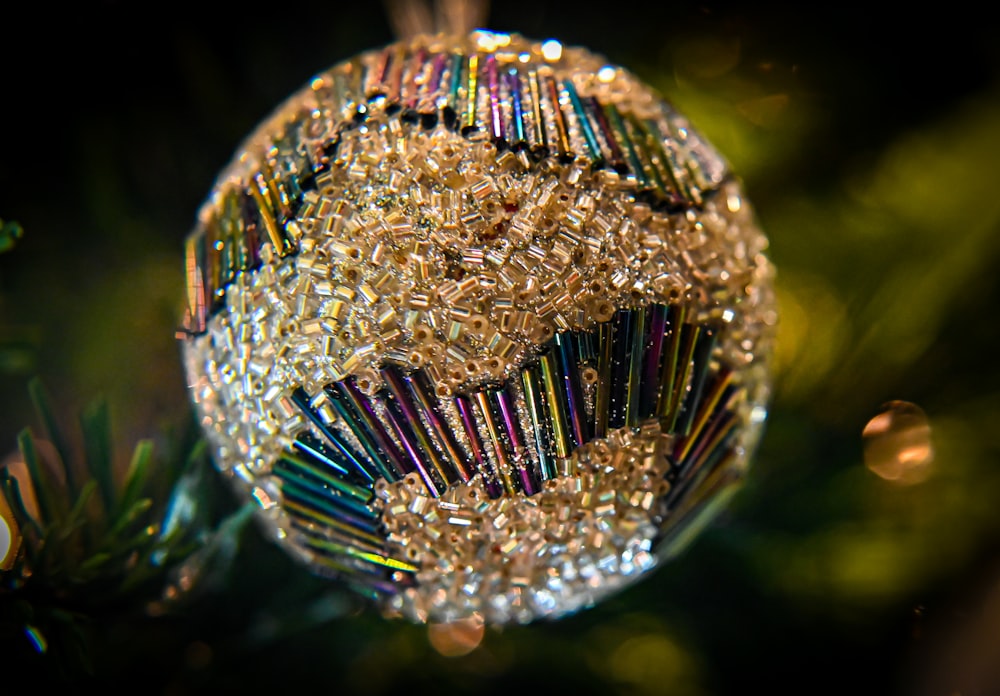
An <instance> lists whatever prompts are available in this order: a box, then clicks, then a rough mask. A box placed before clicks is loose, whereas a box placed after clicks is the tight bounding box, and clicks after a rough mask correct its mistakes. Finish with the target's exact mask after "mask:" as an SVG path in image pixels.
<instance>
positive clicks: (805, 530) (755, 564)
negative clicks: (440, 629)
mask: <svg viewBox="0 0 1000 696" xmlns="http://www.w3.org/2000/svg"><path fill="white" fill-rule="evenodd" d="M494 4H495V7H494V9H493V13H492V15H491V27H492V28H494V29H498V30H512V31H520V32H522V33H524V34H526V35H528V36H533V37H539V38H544V37H548V36H556V37H559V38H561V39H562V40H564V41H566V42H567V43H575V44H582V45H586V46H588V47H590V48H592V49H594V50H596V51H599V52H601V53H604V54H605V55H607V56H608V57H609V58H610V59H612V60H614V61H616V62H619V63H622V64H624V65H627V66H631V67H632V68H633V69H634V70H635V71H636V72H637V73H638V74H639V75H640V76H641V77H643V78H644V79H646V80H648V81H650V82H651V83H653V84H654V85H656V86H657V87H658V88H659V89H661V91H663V92H664V93H665V94H666V95H667V96H668V97H669V98H670V99H671V100H672V101H674V102H675V104H676V105H677V106H678V107H679V108H680V110H681V111H682V112H684V113H685V114H687V115H688V116H689V117H690V119H691V120H692V122H693V123H694V124H695V125H696V126H698V127H699V128H700V129H701V130H702V131H703V132H704V133H705V134H706V135H707V136H708V137H709V139H711V140H712V141H713V142H714V143H715V144H716V145H717V146H718V147H719V149H720V150H722V151H723V152H724V153H725V154H726V155H727V157H728V158H729V159H730V161H731V162H732V164H733V167H734V169H735V170H736V171H737V172H739V173H740V174H741V175H742V176H743V178H744V180H745V183H746V186H747V189H748V192H749V195H750V198H751V200H752V201H753V202H754V204H755V207H756V209H757V212H758V215H759V217H760V219H761V221H762V224H763V225H764V227H765V229H766V230H767V231H768V233H769V235H770V238H771V253H772V258H773V259H774V261H775V263H776V265H777V267H778V271H779V275H778V292H779V299H780V304H781V312H782V316H781V328H780V336H779V346H778V351H777V355H776V357H775V366H776V373H777V383H776V389H775V401H774V407H773V409H772V412H771V416H770V419H769V425H768V430H767V433H766V435H765V438H764V441H763V443H762V447H761V450H760V452H759V453H758V456H757V458H756V463H755V467H754V470H753V471H752V475H751V477H750V478H749V480H748V482H747V484H746V486H745V487H744V489H743V490H742V491H741V492H740V493H739V494H738V496H737V497H736V499H735V500H734V503H733V505H732V506H731V507H730V509H729V511H728V512H727V513H726V514H725V516H724V517H723V519H722V520H720V521H719V523H717V524H716V525H715V526H714V527H712V528H711V529H710V530H709V531H708V532H707V533H706V534H704V535H703V536H702V537H701V538H700V539H699V540H698V541H697V542H696V543H695V544H694V546H693V547H692V548H691V549H690V550H689V551H688V552H687V553H686V554H684V555H683V556H682V557H681V558H680V559H678V560H677V561H675V562H673V563H672V564H670V565H669V566H667V567H664V568H663V569H661V570H660V571H658V572H657V573H656V574H655V575H654V576H653V577H651V578H649V579H647V580H646V581H644V582H642V583H640V584H639V585H637V586H636V587H634V588H632V589H631V590H629V591H627V592H625V593H624V594H622V595H620V596H618V597H616V598H613V599H611V600H610V601H608V602H607V603H605V604H602V605H601V606H599V607H596V608H594V609H592V610H590V611H586V612H583V613H581V614H579V615H577V616H575V617H572V618H570V619H567V620H565V621H562V622H558V623H552V624H542V625H538V626H532V627H521V628H512V629H507V630H504V631H502V632H500V631H493V630H490V631H487V634H486V637H485V640H484V642H483V644H482V646H481V647H480V648H479V649H477V650H476V651H474V652H473V653H471V654H470V655H468V656H467V657H463V658H450V659H449V658H444V657H441V656H439V655H437V653H435V652H434V651H433V649H432V648H431V647H430V645H429V643H428V642H427V640H426V629H424V628H421V627H416V626H410V625H406V624H400V623H387V622H384V621H382V620H381V619H379V618H378V617H377V616H374V615H373V614H371V613H366V612H361V611H360V609H359V607H358V606H357V604H356V603H355V602H354V601H353V600H352V599H350V598H348V597H346V596H344V595H343V594H342V593H340V592H339V591H338V590H337V588H335V587H330V586H329V585H328V584H326V583H323V582H321V581H318V580H316V579H315V578H312V577H309V576H308V575H306V574H305V573H304V571H302V570H301V569H300V568H298V567H297V566H295V565H294V564H293V563H292V562H291V561H290V560H288V559H287V558H286V557H285V556H284V555H283V554H282V553H281V552H280V551H278V550H277V549H275V548H274V547H273V546H272V545H271V544H270V543H269V542H267V541H266V540H265V539H263V538H261V537H260V535H259V534H258V533H257V532H256V531H254V532H253V533H251V534H249V535H248V538H247V539H246V543H245V545H244V548H243V549H242V551H241V552H240V553H239V555H238V557H237V558H236V560H235V563H236V570H235V571H234V572H235V573H236V575H235V577H237V578H238V580H235V581H232V582H231V583H230V584H229V585H228V586H226V587H225V588H224V589H223V590H222V591H220V592H219V593H218V594H216V595H215V596H214V597H213V599H212V601H211V602H207V603H206V604H205V605H202V606H201V607H200V608H199V609H198V610H197V611H195V612H193V613H191V614H189V615H185V616H181V617H179V618H178V617H173V618H161V619H158V620H152V619H148V620H145V621H136V622H131V623H128V624H125V625H110V626H108V627H106V631H105V633H104V634H103V637H102V640H103V643H102V644H103V645H105V646H106V649H105V650H104V652H103V653H102V654H101V656H100V659H99V661H98V664H97V671H98V673H99V674H103V675H106V679H107V681H108V682H109V683H111V682H114V683H119V684H120V683H121V681H122V680H126V679H134V680H136V682H137V683H138V682H139V681H140V680H141V682H142V683H143V685H144V688H149V687H151V686H153V687H155V689H157V690H160V691H165V692H169V693H189V692H200V691H207V690H209V689H217V688H220V687H224V688H226V689H227V690H230V691H231V690H235V689H237V688H244V689H249V690H251V691H261V690H264V689H265V688H268V687H280V688H288V687H290V686H293V687H312V686H316V687H322V688H324V689H325V690H334V689H336V690H341V691H345V692H348V693H353V692H356V691H364V692H365V693H383V692H385V693H388V692H391V691H396V690H398V689H400V688H406V689H416V690H418V691H423V690H425V689H430V688H433V689H434V690H436V691H442V692H453V693H480V694H481V693H492V692H501V691H509V690H510V689H515V688H516V689H525V688H531V689H532V690H538V691H541V690H542V689H552V690H555V689H558V692H560V693H562V692H566V691H569V690H575V691H577V692H579V693H595V692H604V693H607V692H615V693H672V694H714V693H720V694H728V693H737V692H738V690H739V691H743V690H745V689H746V688H747V687H760V688H766V689H768V691H769V692H770V693H779V692H788V693H803V692H807V693H834V692H836V693H842V692H844V691H845V690H849V691H850V692H858V691H860V692H863V693H920V694H923V693H928V694H929V693H953V692H961V693H965V692H967V691H968V692H970V693H971V692H972V689H971V687H970V686H969V685H968V684H967V683H966V682H965V681H962V680H963V679H965V680H972V681H975V679H976V678H977V677H976V676H975V673H974V672H972V673H971V674H973V676H969V674H970V671H969V670H968V669H965V670H963V669H960V667H958V666H956V664H958V663H956V662H954V661H953V660H951V661H949V660H945V658H944V657H943V656H945V655H951V654H953V653H954V650H951V647H950V646H953V645H956V644H960V643H961V636H963V635H964V634H965V633H966V632H968V631H969V630H971V629H970V628H969V627H970V626H971V625H972V624H974V623H976V622H977V617H980V615H981V614H982V611H983V610H982V602H984V601H985V599H984V598H985V596H986V594H987V592H988V588H989V587H991V586H993V585H995V584H996V583H997V582H1000V506H998V505H997V504H996V501H997V500H1000V427H997V424H998V423H1000V398H998V397H1000V370H998V369H997V367H996V358H995V347H996V346H997V345H1000V332H998V329H997V322H996V321H995V320H994V316H995V314H996V307H997V301H998V299H1000V287H998V276H997V274H996V273H995V271H994V269H995V268H996V267H997V264H998V263H1000V196H998V195H997V194H996V193H995V191H994V189H995V187H996V185H997V183H998V182H1000V168H998V165H997V163H998V162H1000V80H998V78H1000V73H998V68H1000V48H998V47H1000V44H998V43H997V42H996V41H995V40H994V39H993V37H992V36H990V33H989V31H990V27H989V26H988V23H985V22H981V21H978V20H976V19H974V18H972V17H970V16H969V15H968V14H966V13H964V12H962V11H960V10H959V9H956V10H955V11H945V10H944V9H943V8H942V9H941V11H935V12H932V13H930V12H929V13H926V14H919V13H917V12H916V11H915V10H910V11H908V12H906V13H903V12H900V13H890V12H889V11H888V9H882V10H881V11H877V10H876V9H875V8H870V9H869V11H867V12H858V11H856V10H852V9H850V8H847V7H841V6H824V7H811V8H809V9H808V10H806V9H804V8H800V7H795V8H794V9H792V8H789V7H788V6H786V5H784V4H779V3H765V4H757V5H755V6H753V7H750V6H741V5H739V4H736V3H719V2H707V3H683V2H681V3H673V4H658V3H648V4H645V5H644V4H641V3H640V4H629V5H627V6H623V5H609V6H608V7H607V8H606V9H603V10H598V9H589V7H588V8H587V9H584V8H583V7H582V6H580V5H579V4H578V3H573V2H568V1H563V2H533V3H528V2H509V3H506V2H505V3H494ZM134 12H136V10H132V9H130V8H128V7H126V6H124V5H122V4H119V3H107V4H104V5H101V6H99V7H97V8H92V9H91V11H90V14H89V15H88V17H87V18H86V20H81V21H82V22H83V26H78V25H74V26H66V27H60V26H58V25H57V24H45V25H44V26H45V28H44V29H36V28H34V26H42V25H41V24H38V25H34V26H33V28H32V29H30V30H27V31H25V32H22V33H21V35H19V36H12V37H10V39H9V40H10V41H13V42H24V49H23V50H19V51H12V52H11V55H14V54H17V55H20V56H23V57H24V60H25V66H24V67H23V68H21V69H18V70H10V71H5V72H4V74H3V76H2V77H0V80H2V87H3V94H4V98H5V101H6V104H7V105H6V106H5V107H4V109H3V110H2V112H0V134H2V136H3V138H4V141H5V142H6V143H8V145H6V146H5V148H4V151H3V155H2V159H0V215H3V216H4V217H5V218H15V219H17V220H19V221H20V222H21V223H22V224H23V226H24V228H25V230H27V235H26V236H25V237H24V238H23V239H21V240H19V241H18V244H17V246H16V247H15V248H14V249H12V250H10V251H9V252H8V253H5V254H3V255H2V256H0V327H4V329H3V331H4V332H5V335H3V336H0V345H4V346H5V345H7V344H8V342H9V341H11V340H13V338H14V337H19V338H18V339H17V340H18V341H19V342H20V343H19V345H21V346H23V347H24V350H22V352H21V353H19V355H20V356H21V360H20V362H17V363H16V364H12V363H10V362H9V361H7V360H6V359H5V360H4V362H2V363H0V380H2V381H3V385H4V396H5V399H4V402H3V405H2V407H0V408H2V409H3V417H2V418H0V443H7V445H6V446H7V447H8V448H9V449H10V450H13V449H14V448H15V441H14V435H15V433H16V432H18V431H19V430H20V428H21V427H22V426H23V425H24V424H25V423H26V422H27V420H28V418H27V416H26V414H27V413H28V402H27V392H26V390H25V388H24V380H25V374H26V368H28V367H29V366H30V367H32V369H34V370H35V371H37V372H39V373H41V374H43V375H44V376H45V377H46V380H47V381H48V382H49V383H50V384H52V385H53V391H54V392H55V395H56V401H57V402H58V403H59V404H60V406H62V407H65V408H67V409H72V408H76V407H78V406H79V404H78V402H77V401H76V398H77V396H76V395H86V394H91V393H94V392H97V391H101V392H103V393H105V394H106V395H107V396H108V399H109V403H110V404H111V405H112V409H113V410H114V415H115V419H116V422H118V423H120V424H121V427H120V428H119V429H118V431H117V437H118V438H120V439H121V441H122V442H133V441H135V440H137V439H140V438H141V437H146V436H148V435H149V434H150V433H151V432H155V431H156V429H157V428H158V427H159V426H161V425H164V424H172V423H173V424H176V423H179V422H184V421H185V419H187V418H189V417H190V409H189V407H188V405H187V395H186V393H185V386H184V384H185V382H184V377H183V375H182V371H181V368H180V361H179V354H178V353H179V351H178V349H177V346H176V345H175V343H174V342H173V339H172V336H173V330H174V328H175V325H176V323H177V321H178V317H179V308H180V300H181V282H182V273H181V272H182V262H181V243H182V239H183V237H184V236H185V234H186V233H187V231H188V229H189V227H190V226H191V224H192V221H193V218H194V213H195V210H196V208H197V206H198V204H199V203H200V200H201V198H202V197H203V196H204V195H205V193H206V192H207V191H208V190H209V187H210V185H211V182H212V179H213V177H214V175H215V173H216V172H217V171H218V170H219V169H220V168H221V166H222V165H223V164H224V163H225V162H226V161H227V159H228V157H229V156H230V154H231V152H232V151H233V149H234V148H235V147H236V145H237V144H238V142H239V141H240V139H241V138H242V137H243V136H244V135H245V134H246V133H247V132H249V130H250V129H251V128H252V127H253V125H254V124H255V123H256V122H257V121H258V120H260V119H261V118H263V117H264V116H265V115H266V114H267V113H268V112H269V111H270V110H271V109H272V108H273V107H274V106H275V105H276V104H277V103H278V102H279V101H280V100H281V99H283V98H284V97H285V96H286V95H288V94H290V93H291V92H292V91H293V90H295V89H297V88H298V87H299V86H301V85H302V84H304V83H305V81H306V80H307V78H308V77H309V76H310V75H311V74H313V73H315V72H316V71H318V70H320V69H323V68H325V67H326V66H328V65H330V64H332V63H334V62H336V61H338V60H340V59H342V58H345V57H347V56H349V55H351V54H354V53H356V52H358V51H360V50H363V49H366V48H369V47H371V46H376V45H379V44H382V43H385V42H387V41H389V40H390V38H391V37H390V34H389V29H388V25H387V23H386V22H385V20H384V17H383V15H382V13H381V10H380V8H378V7H377V6H365V5H357V6H355V5H342V4H329V3H326V4H311V3H300V4H297V5H295V6H294V7H291V6H290V7H283V8H281V12H280V13H279V14H280V16H278V17H271V18H265V17H263V16H260V15H253V14H249V13H248V14H245V15H243V14H240V15H239V16H234V15H230V16H227V17H225V18H224V19H221V18H220V19H219V20H214V19H210V18H208V17H206V16H203V15H201V14H198V15H176V16H167V17H164V18H163V21H157V22H156V23H155V24H153V25H151V24H150V23H148V22H145V21H143V22H139V21H138V19H139V17H138V15H136V16H130V15H132V14H133V13H134ZM112 19H113V20H114V21H111V20H112ZM130 20H136V22H135V24H134V26H133V27H132V28H131V29H124V30H123V29H122V28H121V27H122V26H123V23H126V22H128V21H130ZM40 32H45V36H44V41H42V40H41V39H42V37H41V36H37V35H36V34H39V33H40ZM43 56H44V60H42V59H41V58H42V57H43ZM49 62H53V63H54V64H56V65H58V66H62V68H61V69H58V70H55V71H50V70H47V69H44V68H43V67H42V66H43V65H46V64H48V63H49ZM11 105H15V106H11ZM15 327H16V328H15ZM25 351H27V352H25ZM891 399H904V400H908V401H911V402H914V403H917V404H919V405H920V406H921V407H922V408H923V409H924V410H925V411H926V412H927V414H928V416H929V419H930V424H931V428H932V438H933V445H934V449H935V452H936V457H935V460H934V462H933V465H932V469H931V472H930V476H929V477H928V478H927V480H926V481H924V482H923V483H920V484H917V485H913V486H899V485H894V484H892V483H891V482H888V481H884V480H882V479H880V478H879V477H877V476H876V475H874V474H873V473H872V472H871V471H869V470H868V469H866V468H865V467H864V464H863V459H862V443H861V431H862V429H863V428H864V426H865V423H866V422H867V421H868V420H869V419H870V418H871V417H872V416H874V415H875V414H876V413H877V412H878V410H879V407H880V405H881V404H882V403H883V402H885V401H888V400H891ZM984 625H985V626H986V628H985V629H983V630H984V633H982V634H977V635H983V636H986V637H985V638H978V639H977V640H979V641H980V642H981V643H982V642H985V644H989V641H990V640H992V641H993V644H1000V624H998V623H989V622H987V623H986V624H984ZM959 652H961V651H959ZM949 659H950V658H949ZM0 661H2V662H3V664H8V663H7V662H6V661H5V656H3V655H0ZM963 664H964V663H963ZM7 669H13V670H16V669H17V666H16V665H13V664H11V665H10V666H9V667H8V668H7ZM6 673H9V672H6ZM960 673H961V674H964V675H965V676H959V674H960ZM983 678H984V679H985V678H986V677H983ZM996 686H997V685H996V684H994V687H996ZM982 689H983V692H984V693H985V692H987V687H985V686H983V687H982Z"/></svg>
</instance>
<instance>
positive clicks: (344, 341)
mask: <svg viewBox="0 0 1000 696" xmlns="http://www.w3.org/2000/svg"><path fill="white" fill-rule="evenodd" d="M766 246H767V241H766V238H765V236H764V235H763V234H762V232H761V231H760V230H759V229H758V227H757V226H756V224H755V222H754V218H753V214H752V212H751V210H750V208H749V206H748V203H747V202H746V200H745V199H744V197H743V193H742V191H741V188H740V185H739V183H738V182H737V181H736V180H735V179H734V178H733V177H732V176H731V175H730V173H729V171H728V169H727V165H726V163H725V162H724V161H723V159H722V158H721V157H720V156H719V154H718V153H716V151H715V150H714V149H713V148H712V147H711V146H710V145H709V144H708V143H707V142H706V141H705V140H704V138H702V137H701V136H700V135H699V134H698V133H697V132H696V131H695V130H694V129H693V128H692V127H691V125H690V124H689V123H688V122H687V121H686V120H685V118H684V117H683V116H681V115H680V114H679V113H677V112H676V111H675V110H674V109H673V108H672V107H671V106H670V105H669V104H668V103H666V102H665V101H664V100H663V99H662V98H661V97H660V96H659V95H657V94H656V93H655V92H654V91H653V90H651V89H650V88H649V87H647V86H646V85H644V84H643V83H641V82H640V81H638V80H637V79H636V78H635V77H634V76H633V75H631V74H630V73H629V72H628V71H626V70H624V69H623V68H620V67H618V66H615V65H610V64H608V63H607V62H606V61H604V60H603V59H602V58H600V57H599V56H596V55H594V54H592V53H590V52H588V51H585V50H582V49H577V48H568V47H563V46H562V45H561V44H559V43H557V42H555V41H547V42H544V43H534V42H531V41H528V40H526V39H524V38H521V37H519V36H516V35H507V34H497V33H491V32H474V33H472V34H470V35H468V36H446V35H437V36H426V35H424V36H417V37H414V38H412V39H408V40H404V41H401V42H399V43H396V44H393V45H390V46H388V47H386V48H384V49H381V50H377V51H372V52H369V53H365V54H363V55H360V56H358V57H356V58H353V59H351V60H348V61H346V62H345V63H342V64H340V65H338V66H336V67H334V68H332V69H330V70H329V71H327V72H324V73H321V74H320V75H318V76H317V77H316V78H315V79H313V80H312V81H311V83H310V84H309V85H308V86H307V87H306V88H305V89H303V90H302V91H300V92H298V93H297V94H295V95H293V96H292V97H291V98H290V99H289V100H288V101H287V102H286V103H285V104H284V105H283V106H282V107H281V108H280V109H278V111H277V112H276V113H275V114H274V115H273V116H272V117H270V118H269V119H268V120H266V121H265V122H264V123H263V124H262V125H261V126H260V127H259V128H258V129H257V130H256V131H255V132H254V133H253V135H251V136H250V138H249V139H248V140H247V141H246V142H245V143H244V144H243V146H242V147H241V148H240V149H239V151H238V153H237V155H236V157H235V159H234V161H233V162H232V164H231V165H230V166H229V167H228V168H227V169H226V170H225V171H224V172H223V173H222V174H221V175H220V177H219V179H218V181H217V183H216V185H215V188H214V190H213V192H212V194H211V196H210V197H209V199H208V201H207V202H206V203H205V205H204V206H203V208H202V209H201V211H200V214H199V219H198V224H197V226H196V229H195V230H194V232H193V233H192V235H191V236H190V237H189V239H188V241H187V309H186V315H185V318H184V332H183V349H184V359H185V361H186V367H187V372H188V375H189V378H190V387H191V394H192V396H193V398H194V401H195V404H196V409H197V412H198V414H199V418H200V420H201V423H202V425H203V426H204V430H205V433H206V435H207V437H208V439H209V441H210V443H211V445H212V448H213V451H214V454H215V459H216V462H217V464H218V466H219V468H220V469H221V470H222V471H223V472H225V473H226V474H228V475H229V476H230V477H231V478H232V480H233V481H234V483H235V484H236V485H237V487H238V488H239V489H240V490H241V491H242V492H243V494H244V495H245V496H247V497H248V498H252V499H254V500H255V501H256V502H257V503H258V504H259V507H260V510H259V517H260V519H261V520H262V521H263V522H264V524H265V525H266V526H267V528H268V529H269V530H270V533H271V534H272V535H273V536H274V538H275V539H277V540H278V542H279V543H280V544H281V545H282V546H284V547H285V548H286V549H287V550H289V551H290V552H291V553H292V554H294V555H295V556H296V557H298V558H299V559H301V560H302V561H304V562H305V563H306V564H307V565H308V566H309V567H310V568H311V569H312V570H313V571H315V572H317V573H320V574H324V575H329V576H330V577H333V578H336V579H338V580H339V581H341V582H343V583H345V584H347V585H349V586H350V587H352V588H354V589H356V590H358V591H360V592H362V593H363V594H365V595H366V596H368V597H370V598H372V599H373V600H374V601H376V602H377V603H378V604H379V605H380V607H381V608H382V610H383V611H384V612H385V613H386V614H388V615H394V616H404V617H407V618H409V619H411V620H415V621H453V620H457V619H461V618H466V617H470V616H477V617H481V618H482V619H483V620H485V621H486V622H488V623H505V622H522V623H523V622H528V621H531V620H534V619H536V618H540V617H554V616H559V615H563V614H566V613H568V612H572V611H575V610H577V609H579V608H581V607H584V606H588V605H590V604H592V603H594V602H595V601H597V600H598V599H600V598H601V597H602V596H604V595H606V594H607V593H609V592H610V591H613V590H616V589H618V588H621V587H623V586H625V585H626V584H628V583H629V582H631V581H633V580H634V579H636V578H637V577H639V576H640V575H642V574H643V573H645V572H646V571H648V570H650V569H651V568H653V567H654V566H656V565H657V563H658V561H660V560H662V559H664V558H667V557H669V556H671V555H672V554H674V553H676V551H677V550H678V549H679V548H680V547H681V546H682V544H683V542H684V541H685V540H687V539H689V538H690V537H691V535H692V533H693V532H694V531H695V530H696V529H697V528H698V527H699V526H700V522H703V521H704V520H706V519H708V517H709V516H710V513H711V512H712V510H714V509H716V508H717V507H718V506H717V505H715V504H714V503H717V502H718V501H720V500H722V499H723V498H724V497H725V495H724V494H725V493H726V492H727V491H729V490H731V489H732V486H733V484H734V483H736V482H738V481H739V480H740V478H741V477H742V475H743V473H744V470H745V468H746V465H747V461H748V457H749V455H750V453H751V451H752V450H753V448H754V447H755V444H756V441H757V438H758V436H759V432H760V428H761V424H762V422H763V420H764V417H765V414H766V405H767V401H768V395H769V382H768V374H767V357H768V354H769V352H770V349H771V341H772V333H773V331H772V329H773V325H774V323H775V306H774V299H773V294H772V289H771V276H772V267H771V265H770V263H769V262H768V260H767V258H766V256H765V255H764V250H765V247H766Z"/></svg>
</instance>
